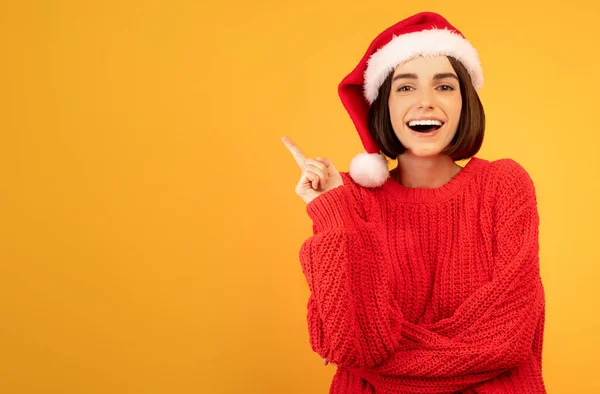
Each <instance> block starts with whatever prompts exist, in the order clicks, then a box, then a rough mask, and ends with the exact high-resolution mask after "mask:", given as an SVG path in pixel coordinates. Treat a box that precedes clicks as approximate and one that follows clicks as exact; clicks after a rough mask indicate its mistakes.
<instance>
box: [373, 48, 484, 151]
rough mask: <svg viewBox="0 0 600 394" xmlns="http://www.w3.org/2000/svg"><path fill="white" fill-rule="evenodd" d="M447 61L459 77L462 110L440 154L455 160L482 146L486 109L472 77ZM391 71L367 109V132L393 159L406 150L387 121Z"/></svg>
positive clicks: (388, 116)
mask: <svg viewBox="0 0 600 394" xmlns="http://www.w3.org/2000/svg"><path fill="white" fill-rule="evenodd" d="M448 60H449V61H450V64H451V65H452V68H454V71H455V72H456V74H457V76H458V82H459V86H460V94H461V96H462V110H461V113H460V120H459V122H458V127H457V129H456V134H455V135H454V138H453V139H452V141H451V142H450V144H449V145H448V146H447V147H446V148H445V149H444V150H443V151H442V152H441V154H444V155H448V156H450V157H452V158H453V159H454V160H455V161H458V160H464V159H469V158H471V157H473V156H475V154H477V152H479V149H480V148H481V144H482V143H483V135H484V132H485V112H484V110H483V105H482V104H481V101H480V100H479V95H478V94H477V92H476V91H475V88H473V84H472V83H471V77H470V75H469V73H468V71H467V70H466V69H465V67H464V66H463V65H462V63H461V62H459V61H458V60H456V59H455V58H453V57H451V56H448ZM393 75H394V72H393V71H392V72H391V73H390V75H388V77H387V78H386V79H385V81H384V82H383V84H382V85H381V87H380V88H379V94H378V95H377V99H375V101H374V102H373V104H372V105H371V107H370V108H369V116H368V122H369V131H370V132H371V136H372V137H373V139H374V140H375V142H377V145H378V146H379V149H381V152H383V154H385V155H386V156H387V157H389V158H390V159H393V160H395V159H396V158H397V157H398V156H399V155H401V154H402V153H404V152H405V151H406V148H405V147H404V146H403V145H402V144H401V143H400V140H399V139H398V137H397V136H396V134H395V133H394V129H393V128H392V122H391V121H390V110H389V107H388V100H389V95H390V90H391V86H392V76H393Z"/></svg>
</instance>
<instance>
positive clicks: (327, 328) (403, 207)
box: [300, 158, 546, 394]
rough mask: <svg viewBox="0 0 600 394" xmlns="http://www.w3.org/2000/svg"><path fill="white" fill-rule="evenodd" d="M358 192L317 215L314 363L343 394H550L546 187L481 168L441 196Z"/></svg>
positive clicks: (481, 163) (306, 252)
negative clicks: (331, 367) (329, 369)
mask: <svg viewBox="0 0 600 394" xmlns="http://www.w3.org/2000/svg"><path fill="white" fill-rule="evenodd" d="M342 177H343V180H344V185H343V186H340V187H337V188H335V189H332V190H330V191H328V192H326V193H324V194H322V195H320V196H318V197H317V198H315V199H314V200H313V201H311V202H310V203H309V204H308V205H307V207H306V209H307V212H308V215H309V216H310V217H311V218H312V220H313V233H314V234H313V235H312V236H311V237H310V238H309V239H307V240H306V241H305V242H304V243H303V244H302V247H301V248H300V261H301V264H302V270H303V272H304V275H305V276H306V280H307V282H308V286H309V288H310V291H311V295H310V298H309V300H308V327H309V334H310V343H311V347H312V349H313V350H314V351H315V352H317V353H318V354H319V355H321V356H322V357H324V358H327V360H328V361H329V362H331V363H335V364H337V372H336V374H335V376H334V378H333V381H332V383H331V388H330V394H354V393H357V394H358V393H378V394H379V393H382V394H383V393H390V394H391V393H520V394H527V393H545V392H546V391H545V388H544V382H543V380H542V370H541V366H542V339H543V331H544V307H545V301H544V289H543V286H542V282H541V278H540V272H539V260H538V250H539V244H538V226H539V218H538V212H537V202H536V194H535V188H534V184H533V182H532V180H531V178H530V177H529V175H528V173H527V172H526V171H525V170H524V169H523V168H522V167H521V166H520V165H519V164H518V163H516V162H515V161H513V160H510V159H502V160H497V161H492V162H489V161H487V160H483V159H479V158H473V159H471V160H470V161H469V163H468V164H467V165H466V166H465V167H464V168H463V169H462V170H461V171H460V172H459V173H458V174H457V175H455V176H454V178H452V179H451V180H450V181H449V182H447V183H446V184H445V185H443V186H442V187H439V188H407V187H404V186H402V185H401V184H399V183H397V182H395V181H394V180H392V179H388V181H387V182H386V183H385V184H384V185H383V186H381V187H379V188H374V189H367V188H363V187H360V186H359V185H357V184H355V183H354V182H353V181H352V179H351V178H350V177H349V175H348V173H347V172H343V173H342Z"/></svg>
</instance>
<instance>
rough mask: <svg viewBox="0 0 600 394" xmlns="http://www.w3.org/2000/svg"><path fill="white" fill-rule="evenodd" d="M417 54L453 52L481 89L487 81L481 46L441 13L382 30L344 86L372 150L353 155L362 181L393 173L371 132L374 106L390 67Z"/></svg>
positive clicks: (379, 180)
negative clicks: (371, 108)
mask: <svg viewBox="0 0 600 394" xmlns="http://www.w3.org/2000/svg"><path fill="white" fill-rule="evenodd" d="M417 56H452V57H454V58H456V59H457V60H458V61H460V62H461V63H462V64H463V65H464V66H465V68H466V69H467V71H468V72H469V75H470V76H471V80H472V83H473V86H474V88H475V89H476V90H479V89H481V87H482V86H483V72H482V70H481V64H480V63H479V57H478V55H477V51H476V50H475V48H473V46H472V45H471V44H470V43H469V42H468V41H467V40H466V39H465V37H464V36H463V34H462V33H461V32H460V31H458V30H457V29H456V28H454V27H453V26H452V25H450V23H449V22H448V21H447V20H446V19H444V17H442V16H441V15H438V14H436V13H433V12H422V13H419V14H416V15H413V16H411V17H409V18H407V19H404V20H402V21H400V22H398V23H396V24H395V25H393V26H390V27H389V28H387V29H386V30H385V31H383V32H382V33H380V34H379V35H378V36H377V37H376V38H375V39H374V40H373V42H371V45H370V46H369V48H368V49H367V52H366V53H365V55H364V56H363V57H362V59H361V60H360V63H358V65H357V66H356V68H355V69H354V70H353V71H352V72H351V73H350V74H348V75H347V76H346V77H345V78H344V79H343V80H342V82H341V83H340V85H339V87H338V93H339V96H340V98H341V100H342V103H343V105H344V107H345V108H346V110H347V111H348V114H350V118H351V119H352V121H353V122H354V125H355V126H356V129H357V130H358V135H359V136H360V139H361V141H362V144H363V146H364V148H365V150H366V152H365V153H359V154H358V155H357V156H356V157H354V158H353V159H352V162H351V163H350V170H349V173H350V176H351V177H352V179H353V180H354V181H355V182H356V183H358V184H360V185H362V186H365V187H378V186H381V185H382V184H383V183H385V181H386V180H387V179H388V177H389V171H388V167H387V161H386V159H385V157H384V156H383V155H382V154H381V153H380V151H379V147H378V146H377V143H376V142H375V140H374V139H373V137H372V136H371V134H370V132H369V126H368V120H367V116H368V112H369V107H370V106H371V104H372V103H373V102H374V101H375V99H376V98H377V95H378V92H379V88H380V87H381V85H382V84H383V82H384V81H385V79H386V78H387V76H388V75H389V73H391V72H392V71H393V70H394V69H395V68H396V67H397V66H398V65H400V64H402V63H404V62H406V61H408V60H411V59H413V58H415V57H417Z"/></svg>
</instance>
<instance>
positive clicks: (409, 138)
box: [388, 56, 462, 157]
mask: <svg viewBox="0 0 600 394" xmlns="http://www.w3.org/2000/svg"><path fill="white" fill-rule="evenodd" d="M388 106H389V110H390V118H391V123H392V127H393V128H394V132H395V134H396V136H397V137H398V139H399V140H400V142H401V143H402V145H403V146H404V147H405V148H406V149H407V152H411V153H412V154H414V155H415V156H420V157H429V156H435V155H438V154H439V153H440V152H441V151H442V150H444V148H446V147H447V146H448V145H449V144H450V142H451V141H452V138H453V137H454V134H456V129H457V127H458V122H459V120H460V111H461V109H462V97H461V94H460V86H459V83H458V76H457V75H456V72H455V71H454V69H453V68H452V65H451V64H450V61H449V60H448V58H447V57H446V56H438V57H433V58H424V57H417V58H415V59H413V60H410V61H407V62H406V63H403V64H401V65H399V66H398V67H397V68H396V69H395V70H394V76H393V77H392V86H391V90H390V96H389V102H388Z"/></svg>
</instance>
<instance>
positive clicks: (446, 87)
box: [440, 85, 454, 90]
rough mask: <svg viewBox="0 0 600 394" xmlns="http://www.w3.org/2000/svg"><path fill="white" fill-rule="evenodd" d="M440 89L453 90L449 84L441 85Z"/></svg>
mask: <svg viewBox="0 0 600 394" xmlns="http://www.w3.org/2000/svg"><path fill="white" fill-rule="evenodd" d="M440 89H442V90H454V88H453V87H452V86H450V85H442V86H440Z"/></svg>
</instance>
